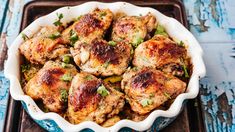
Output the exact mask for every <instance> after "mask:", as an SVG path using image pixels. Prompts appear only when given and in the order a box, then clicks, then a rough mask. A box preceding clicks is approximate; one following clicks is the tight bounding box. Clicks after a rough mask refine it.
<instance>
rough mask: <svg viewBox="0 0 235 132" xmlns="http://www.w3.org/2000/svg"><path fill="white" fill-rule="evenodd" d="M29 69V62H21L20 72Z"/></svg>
mask: <svg viewBox="0 0 235 132" xmlns="http://www.w3.org/2000/svg"><path fill="white" fill-rule="evenodd" d="M29 69H30V65H29V64H23V65H21V72H26V71H28V70H29Z"/></svg>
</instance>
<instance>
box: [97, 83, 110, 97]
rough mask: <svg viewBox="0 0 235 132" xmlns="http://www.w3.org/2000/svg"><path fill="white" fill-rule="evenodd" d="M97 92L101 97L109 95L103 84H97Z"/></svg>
mask: <svg viewBox="0 0 235 132" xmlns="http://www.w3.org/2000/svg"><path fill="white" fill-rule="evenodd" d="M97 93H98V94H100V95H101V96H103V97H105V96H107V95H109V91H108V90H107V89H106V88H105V86H104V85H103V84H102V85H101V86H99V88H98V89H97Z"/></svg>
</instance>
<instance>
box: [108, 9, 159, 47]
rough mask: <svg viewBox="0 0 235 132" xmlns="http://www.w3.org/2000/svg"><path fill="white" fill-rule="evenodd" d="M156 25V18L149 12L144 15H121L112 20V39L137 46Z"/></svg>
mask: <svg viewBox="0 0 235 132" xmlns="http://www.w3.org/2000/svg"><path fill="white" fill-rule="evenodd" d="M155 27H156V18H155V17H154V16H153V15H151V14H150V13H149V14H147V15H146V16H141V17H140V16H122V17H120V18H118V19H117V20H116V21H114V24H113V29H112V40H114V41H125V42H127V43H130V44H132V45H133V46H137V45H138V44H139V43H140V42H142V41H143V40H144V39H145V38H146V37H147V35H148V33H149V32H151V31H152V30H153V29H154V28H155Z"/></svg>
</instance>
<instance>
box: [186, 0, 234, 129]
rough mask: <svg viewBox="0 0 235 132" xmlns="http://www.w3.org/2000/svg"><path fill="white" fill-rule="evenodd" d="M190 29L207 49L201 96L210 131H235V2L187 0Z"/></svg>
mask: <svg viewBox="0 0 235 132" xmlns="http://www.w3.org/2000/svg"><path fill="white" fill-rule="evenodd" d="M184 3H185V6H186V11H187V16H188V20H189V23H190V30H191V32H192V33H193V34H194V35H195V36H196V38H197V39H198V40H199V41H200V43H201V45H202V47H203V49H204V53H205V55H204V60H205V64H206V69H207V75H206V77H205V78H203V79H202V80H201V90H200V97H201V102H202V104H201V105H202V108H203V116H204V119H205V120H204V123H205V126H206V130H207V131H209V132H210V131H216V132H217V131H218V132H220V131H221V132H222V131H235V94H234V90H235V77H234V75H235V69H234V67H235V58H233V57H231V56H232V54H233V53H232V52H234V51H233V50H234V47H235V17H234V16H235V8H234V6H235V2H234V0H219V1H218V0H184Z"/></svg>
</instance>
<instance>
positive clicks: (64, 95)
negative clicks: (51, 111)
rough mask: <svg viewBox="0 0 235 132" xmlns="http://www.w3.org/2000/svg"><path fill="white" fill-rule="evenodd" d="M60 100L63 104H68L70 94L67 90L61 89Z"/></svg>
mask: <svg viewBox="0 0 235 132" xmlns="http://www.w3.org/2000/svg"><path fill="white" fill-rule="evenodd" d="M60 99H61V101H63V102H68V92H67V90H66V89H61V90H60Z"/></svg>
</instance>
